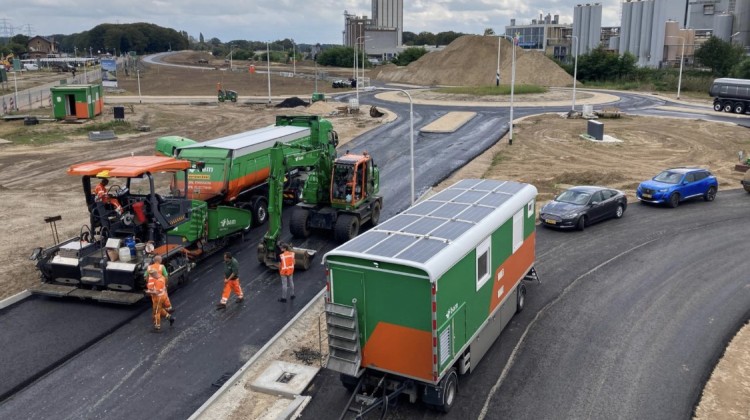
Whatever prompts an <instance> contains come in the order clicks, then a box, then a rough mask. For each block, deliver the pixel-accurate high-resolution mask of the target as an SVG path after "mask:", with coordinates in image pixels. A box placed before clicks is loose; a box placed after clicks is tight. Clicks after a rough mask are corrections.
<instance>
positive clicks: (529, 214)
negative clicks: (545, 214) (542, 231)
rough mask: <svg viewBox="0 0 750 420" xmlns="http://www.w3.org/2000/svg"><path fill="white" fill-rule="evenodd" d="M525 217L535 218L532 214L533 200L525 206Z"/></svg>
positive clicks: (533, 213)
mask: <svg viewBox="0 0 750 420" xmlns="http://www.w3.org/2000/svg"><path fill="white" fill-rule="evenodd" d="M526 217H534V218H535V217H536V214H535V212H534V200H531V201H529V204H527V205H526Z"/></svg>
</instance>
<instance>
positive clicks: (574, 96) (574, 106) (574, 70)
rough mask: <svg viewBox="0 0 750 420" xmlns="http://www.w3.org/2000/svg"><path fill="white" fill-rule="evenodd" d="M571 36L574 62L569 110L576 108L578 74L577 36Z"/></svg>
mask: <svg viewBox="0 0 750 420" xmlns="http://www.w3.org/2000/svg"><path fill="white" fill-rule="evenodd" d="M570 37H571V38H573V41H575V44H576V48H575V51H576V52H575V64H574V65H573V104H572V105H571V107H570V110H571V111H574V112H575V110H576V82H577V80H576V79H577V76H578V37H577V36H575V35H571V36H570Z"/></svg>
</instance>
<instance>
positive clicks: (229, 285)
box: [221, 279, 245, 303]
mask: <svg viewBox="0 0 750 420" xmlns="http://www.w3.org/2000/svg"><path fill="white" fill-rule="evenodd" d="M232 292H234V294H235V295H237V297H238V298H240V299H242V298H243V297H245V296H244V295H243V294H242V289H241V288H240V279H234V280H224V292H223V293H222V294H221V303H227V300H229V294H230V293H232Z"/></svg>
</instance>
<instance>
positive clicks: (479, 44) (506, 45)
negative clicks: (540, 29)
mask: <svg viewBox="0 0 750 420" xmlns="http://www.w3.org/2000/svg"><path fill="white" fill-rule="evenodd" d="M497 42H498V38H497V37H494V36H478V35H465V36H462V37H460V38H458V39H456V40H455V41H453V42H451V43H450V44H449V45H448V46H447V47H445V49H444V50H442V51H437V52H432V53H428V54H425V55H423V56H422V57H421V58H420V59H419V60H417V61H415V62H413V63H411V64H409V65H408V66H406V67H398V66H395V65H393V64H389V65H386V66H382V67H379V68H377V69H375V70H373V71H372V73H371V75H370V77H372V78H373V79H377V80H380V81H384V82H393V83H409V84H416V85H444V86H488V85H494V84H495V72H496V70H497ZM500 42H501V51H500V81H501V83H502V84H510V82H511V70H512V51H513V50H512V49H511V48H512V45H511V43H510V41H508V40H507V39H504V38H503V39H501V40H500ZM572 83H573V79H572V77H571V76H570V75H569V74H568V73H566V72H565V70H563V69H562V68H560V66H558V65H557V64H555V62H554V61H552V60H550V59H549V58H547V57H546V56H545V55H544V54H543V53H542V52H540V51H526V50H524V49H522V48H518V47H516V84H531V85H541V86H556V87H563V86H572Z"/></svg>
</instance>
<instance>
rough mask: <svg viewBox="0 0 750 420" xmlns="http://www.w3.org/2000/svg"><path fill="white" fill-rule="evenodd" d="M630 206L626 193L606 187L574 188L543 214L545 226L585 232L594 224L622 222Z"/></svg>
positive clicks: (541, 216)
mask: <svg viewBox="0 0 750 420" xmlns="http://www.w3.org/2000/svg"><path fill="white" fill-rule="evenodd" d="M627 207H628V198H627V197H626V196H625V194H623V193H622V191H618V190H614V189H611V188H605V187H590V186H581V187H573V188H571V189H569V190H566V191H565V192H563V193H562V194H560V195H558V196H557V197H555V199H554V200H552V201H550V202H549V203H547V204H545V205H544V207H542V209H541V210H540V211H539V220H540V221H541V222H542V224H543V225H544V226H549V227H555V228H561V229H571V228H576V229H578V230H583V229H584V228H585V227H586V226H588V225H590V224H591V223H595V222H598V221H601V220H605V219H609V218H612V217H614V218H616V219H619V218H621V217H622V215H623V213H625V209H626V208H627Z"/></svg>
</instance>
